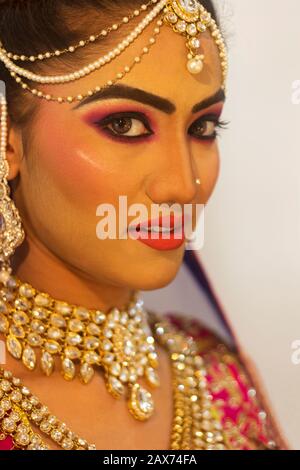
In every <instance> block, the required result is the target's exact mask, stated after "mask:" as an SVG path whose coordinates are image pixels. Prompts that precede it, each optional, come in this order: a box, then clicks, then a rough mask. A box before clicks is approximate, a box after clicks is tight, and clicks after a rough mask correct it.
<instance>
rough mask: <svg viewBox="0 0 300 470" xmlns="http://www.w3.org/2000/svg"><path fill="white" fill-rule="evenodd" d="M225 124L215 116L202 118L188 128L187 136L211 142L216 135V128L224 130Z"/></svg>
mask: <svg viewBox="0 0 300 470" xmlns="http://www.w3.org/2000/svg"><path fill="white" fill-rule="evenodd" d="M226 124H227V123H225V122H223V121H220V120H219V118H218V117H217V116H206V117H205V116H204V117H202V118H201V119H200V120H198V121H196V122H195V123H194V124H192V126H191V127H190V130H189V134H191V135H193V136H194V137H196V138H198V139H200V140H213V139H215V138H216V137H217V135H218V131H217V129H218V128H223V129H224V128H225V127H226Z"/></svg>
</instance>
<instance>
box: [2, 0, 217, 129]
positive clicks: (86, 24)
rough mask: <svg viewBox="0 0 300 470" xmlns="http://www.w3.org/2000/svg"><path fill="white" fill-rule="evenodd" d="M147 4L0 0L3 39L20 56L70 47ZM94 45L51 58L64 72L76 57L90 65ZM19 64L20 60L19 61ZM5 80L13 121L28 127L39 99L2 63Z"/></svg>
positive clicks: (132, 0) (207, 3)
mask: <svg viewBox="0 0 300 470" xmlns="http://www.w3.org/2000/svg"><path fill="white" fill-rule="evenodd" d="M142 3H143V1H142V0H0V39H1V42H2V44H3V46H4V48H5V49H6V50H7V51H9V52H14V53H15V54H18V55H22V54H24V55H26V56H30V55H38V54H39V53H41V52H46V51H53V50H56V49H65V48H68V47H69V46H70V45H73V44H76V43H78V42H79V41H80V40H81V39H83V38H87V37H88V36H89V35H90V34H93V33H95V32H96V31H100V30H101V29H103V28H105V27H107V25H110V24H113V23H115V22H117V21H118V20H119V19H121V18H122V17H123V16H124V15H126V13H127V12H131V11H132V10H134V9H136V8H139V7H140V6H141V5H142ZM145 3H146V1H145ZM201 3H202V4H203V6H204V7H205V8H206V9H207V10H208V11H209V12H210V13H211V14H212V15H213V17H214V18H215V19H216V13H215V10H214V7H213V5H212V2H211V0H203V1H201ZM137 21H138V20H137ZM130 23H131V22H130ZM123 28H124V29H125V30H126V29H127V28H128V29H131V28H132V23H131V24H129V25H128V26H127V25H126V24H125V25H124V26H122V30H123ZM87 32H88V33H87ZM109 41H110V39H109V36H108V38H105V44H106V45H109ZM113 41H115V35H114V39H113ZM102 43H104V42H103V40H102ZM89 48H90V52H91V51H92V48H93V44H91V46H86V47H84V48H79V49H77V50H76V52H74V53H72V54H63V55H62V56H61V57H55V58H51V59H48V60H47V61H46V62H47V64H49V63H51V66H52V65H53V63H54V61H55V69H56V71H65V70H66V68H68V69H69V70H70V69H71V70H72V69H74V62H75V63H76V66H77V68H78V65H79V64H80V65H79V66H81V64H82V65H86V63H87V57H88V54H89ZM19 63H20V62H19V61H18V62H17V64H19ZM47 64H46V65H44V62H43V61H36V62H34V63H30V62H26V68H27V69H29V70H34V71H36V72H41V71H42V70H43V69H44V68H45V67H47V66H48V65H47ZM21 65H22V63H21ZM0 80H3V81H4V82H5V83H6V96H7V101H8V110H9V116H10V118H11V120H12V122H13V123H14V124H15V125H17V126H20V127H23V126H25V125H26V124H28V123H29V122H30V121H31V118H32V116H33V114H34V110H35V108H36V101H37V98H32V97H31V95H30V93H28V92H25V93H24V91H23V90H22V88H21V87H20V85H19V84H17V83H16V82H15V80H14V79H13V78H12V77H11V76H10V74H9V72H8V70H7V69H6V68H5V66H4V64H3V63H2V62H0Z"/></svg>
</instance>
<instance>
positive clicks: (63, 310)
mask: <svg viewBox="0 0 300 470" xmlns="http://www.w3.org/2000/svg"><path fill="white" fill-rule="evenodd" d="M151 6H152V7H153V8H152V9H151V11H150V12H149V13H147V14H146V15H145V17H144V18H143V19H141V21H140V22H139V24H138V25H137V26H135V27H134V28H133V30H132V32H131V33H129V34H128V35H127V36H126V37H125V39H123V40H122V41H121V42H120V43H119V44H118V45H117V46H116V47H115V48H113V49H112V50H111V51H109V52H108V53H106V54H104V55H102V56H101V57H99V58H98V59H97V60H95V61H94V62H92V63H90V64H88V65H87V66H85V67H83V68H81V69H79V70H77V71H74V72H71V73H69V74H65V75H59V76H42V75H39V74H35V73H34V72H31V71H29V70H26V69H24V68H22V67H21V66H19V65H16V64H15V62H23V63H24V62H31V63H34V62H35V61H43V60H47V59H51V58H52V57H60V56H62V55H64V54H66V53H71V54H72V53H75V52H76V50H77V49H79V48H82V47H85V46H86V45H88V44H91V43H96V42H97V41H98V40H101V39H105V38H106V37H107V36H108V34H111V33H113V32H114V31H117V30H119V29H121V27H122V25H124V24H127V23H129V22H130V21H132V20H133V19H135V18H137V17H139V16H140V15H141V14H142V13H143V12H147V10H148V9H149V8H150V7H151ZM160 14H161V16H160V18H158V19H157V17H158V16H159V15H160ZM154 20H156V24H155V27H154V30H153V33H152V35H151V37H150V38H149V39H148V42H147V44H146V45H145V46H144V47H143V48H142V50H141V53H140V54H139V55H138V56H135V57H134V58H133V60H132V62H131V64H129V65H126V66H125V67H123V69H122V70H120V71H119V72H118V73H117V74H116V75H115V77H114V78H113V79H111V80H108V81H107V82H106V83H104V85H99V86H96V87H95V88H94V89H91V90H88V91H87V92H85V93H84V92H83V93H80V94H78V95H76V96H54V95H52V94H49V93H44V92H42V91H41V90H39V89H37V88H32V87H31V86H29V84H28V83H25V82H24V79H26V80H28V81H32V82H36V83H39V84H53V85H55V84H65V83H69V82H73V81H76V80H78V79H80V78H82V77H85V76H87V75H89V74H90V73H92V72H93V71H96V70H99V69H101V68H102V67H104V66H105V65H106V64H110V63H111V62H112V61H113V60H114V59H116V58H117V57H118V56H120V55H121V54H122V53H123V51H125V50H126V49H127V48H129V47H130V45H131V44H132V43H134V41H135V40H136V39H137V38H138V37H139V36H140V35H141V34H142V32H143V31H144V30H146V28H147V27H148V25H150V24H151V23H152V22H153V21H154ZM163 25H167V26H169V27H171V28H172V29H173V31H174V32H176V33H178V34H180V35H182V36H183V37H184V38H185V40H186V47H187V63H186V66H187V70H188V71H189V72H190V73H191V74H199V73H201V71H202V70H203V67H204V66H205V56H204V54H203V52H202V51H201V48H202V43H201V40H200V38H199V35H201V34H203V33H205V32H206V31H208V32H210V34H211V36H212V38H213V39H214V41H215V44H216V45H217V47H218V50H219V55H220V60H221V69H222V78H223V80H222V87H223V88H224V89H225V81H226V75H227V58H226V49H225V43H224V40H223V38H222V35H221V32H220V31H219V29H218V26H217V24H216V21H215V20H214V19H213V18H212V16H211V14H210V13H209V12H208V11H207V10H206V9H205V8H204V7H203V6H202V5H201V4H200V3H199V2H198V1H197V0H160V1H158V0H150V1H149V2H148V3H146V4H142V5H141V7H140V8H139V9H136V10H134V11H133V12H132V13H131V14H130V15H128V16H125V17H123V18H122V20H121V21H120V22H119V23H115V24H113V25H111V26H110V27H108V28H107V29H103V30H102V31H100V32H97V33H95V32H94V33H93V34H91V35H90V36H89V38H88V39H83V40H81V41H79V42H78V43H77V44H74V45H70V46H69V47H68V48H66V49H64V50H53V51H48V52H44V51H41V52H40V53H39V54H38V55H37V56H34V55H31V56H25V55H19V54H16V53H14V52H11V51H7V50H6V49H5V48H4V45H3V43H2V42H1V40H0V61H1V62H3V64H4V66H5V67H6V68H7V70H8V71H9V73H10V75H11V77H12V78H13V79H14V80H15V81H16V82H17V83H18V84H19V85H20V86H21V87H22V89H23V90H24V91H27V92H30V93H31V94H32V95H34V96H36V97H37V98H42V99H46V100H47V101H55V102H58V103H72V102H74V101H81V100H82V99H84V98H85V97H88V96H92V95H93V94H95V93H97V92H99V91H101V90H102V89H104V88H107V87H110V86H112V85H114V84H115V83H116V82H117V81H118V80H121V79H122V78H123V77H125V76H126V74H128V73H130V71H131V70H132V69H133V68H134V67H135V66H136V65H138V64H139V63H140V62H141V60H142V58H143V57H144V56H145V55H146V54H148V53H149V52H150V49H151V48H152V47H153V46H154V45H155V44H156V42H157V37H158V35H159V33H160V31H161V27H162V26H163ZM0 39H1V38H0ZM3 85H4V84H3V83H1V82H0V105H1V141H0V144H1V146H0V263H1V264H2V271H1V272H0V278H1V279H0V281H1V283H2V285H3V287H2V289H1V292H2V291H3V292H4V297H3V296H2V304H3V306H4V308H7V305H9V309H8V311H7V312H6V313H5V312H1V311H0V327H1V328H2V333H4V334H5V335H6V337H7V345H8V349H9V351H10V353H11V354H12V355H13V356H14V357H15V358H16V359H21V360H23V362H24V364H25V365H26V367H27V368H28V369H31V370H33V369H34V368H35V365H36V356H35V354H34V349H33V348H34V347H40V348H42V354H44V356H43V357H42V359H43V360H44V363H43V368H44V372H45V373H46V374H47V375H50V374H51V372H52V366H53V359H54V356H55V355H60V357H61V361H62V367H63V369H64V371H63V372H64V376H65V378H66V379H72V378H73V377H74V375H75V365H74V362H76V361H79V362H80V373H81V378H82V379H83V381H84V382H86V383H87V382H88V381H89V380H90V379H91V377H92V376H93V366H96V365H98V366H99V365H102V366H104V369H105V373H106V384H107V386H108V389H109V391H110V392H111V393H112V395H114V396H115V397H116V398H117V397H119V396H121V395H122V394H123V392H124V390H123V389H124V386H125V385H127V386H130V388H131V398H130V402H129V408H130V411H131V413H132V414H133V415H134V417H135V418H136V419H139V420H145V419H148V418H149V417H150V416H151V415H152V413H153V401H152V398H151V394H150V392H148V391H147V390H145V389H143V388H141V387H140V386H139V384H137V383H136V379H137V377H142V376H143V375H144V376H145V378H146V379H147V382H148V384H149V385H152V386H153V387H154V388H155V387H157V386H159V379H158V376H157V374H156V370H155V369H156V368H157V367H158V363H157V355H156V352H155V345H154V338H153V337H152V336H151V334H150V330H149V327H148V326H147V324H146V322H144V320H143V319H144V317H145V314H146V311H144V310H143V306H142V302H140V301H139V299H138V298H137V297H136V298H135V302H136V303H135V306H133V310H134V309H136V310H137V317H136V318H135V315H133V316H130V315H128V314H127V313H126V312H123V314H122V312H117V311H116V310H114V311H112V312H110V313H109V314H107V315H105V314H104V313H103V312H100V313H99V312H98V313H97V312H89V311H86V310H85V309H83V310H80V308H79V309H78V308H77V307H76V306H70V305H67V304H65V303H63V302H56V301H55V300H54V299H51V298H50V296H47V294H43V293H42V294H41V293H39V292H37V291H36V290H35V289H34V288H33V287H31V286H29V285H26V284H23V283H20V281H18V280H16V279H14V277H13V276H11V267H10V258H11V256H12V255H13V253H14V251H15V250H16V248H17V247H18V246H19V245H20V244H21V243H22V242H23V240H24V237H25V234H24V230H23V228H22V223H21V218H20V215H19V213H18V210H17V209H16V206H15V204H14V202H13V201H12V199H11V198H10V188H9V184H8V181H7V178H8V174H9V166H8V162H7V158H6V149H7V137H8V131H7V128H8V125H7V117H8V109H7V102H6V95H5V88H4V87H3ZM196 183H197V184H199V180H196ZM14 283H15V285H14ZM8 284H10V285H8ZM30 290H32V292H33V294H32V296H31V292H30ZM25 293H26V295H29V297H26V295H25ZM20 294H21V299H20V298H18V297H20ZM5 296H6V297H5ZM39 302H41V304H39ZM43 302H45V305H43ZM47 302H48V303H47ZM0 304H1V302H0ZM26 305H28V309H27V307H26ZM0 306H1V305H0ZM70 308H71V310H70ZM26 309H27V310H26ZM33 309H34V315H35V317H34V318H33V319H32V318H31V317H30V315H29V314H31V313H32V311H33ZM133 310H132V311H133ZM74 312H75V313H74ZM1 315H2V317H1ZM5 315H6V316H5ZM99 315H100V316H99ZM39 316H40V317H39ZM91 319H92V321H91ZM95 319H97V321H96V320H95ZM1 321H2V323H1ZM102 323H103V324H105V325H106V324H107V328H106V330H105V331H104V330H103V331H102V329H101V325H102ZM35 327H36V328H35ZM77 328H79V330H78V331H76V330H77ZM39 329H40V330H39ZM136 331H138V335H139V336H136ZM106 333H108V337H107V336H106V337H105V334H106ZM128 333H129V335H128ZM59 334H61V335H63V336H62V337H59V336H57V335H59ZM18 335H19V336H18ZM110 335H113V337H110ZM99 339H101V341H100V343H101V344H100V345H99V344H98V343H99ZM114 340H115V342H114ZM30 341H31V343H30ZM72 341H73V343H72ZM76 341H78V344H76ZM135 342H137V344H138V346H136V345H135ZM83 344H84V348H85V349H84V348H83V346H82V345H83ZM57 345H58V346H57ZM136 347H138V348H139V349H138V350H137V349H136ZM55 348H56V349H55ZM86 348H87V349H90V350H89V351H86ZM99 348H100V349H99ZM105 348H107V350H106V349H105ZM83 349H84V350H83ZM96 349H97V350H98V349H99V351H100V353H101V354H100V357H98V355H97V357H96V354H97V352H96ZM137 351H138V353H137ZM135 357H139V358H140V362H139V364H138V367H136V364H135V363H134V361H135V359H134V358H135ZM103 359H106V360H107V361H108V362H107V363H105V362H103ZM110 360H112V361H113V364H111V365H110V364H109V361H110ZM124 364H125V366H124ZM128 366H130V367H129V369H128ZM127 369H128V370H127Z"/></svg>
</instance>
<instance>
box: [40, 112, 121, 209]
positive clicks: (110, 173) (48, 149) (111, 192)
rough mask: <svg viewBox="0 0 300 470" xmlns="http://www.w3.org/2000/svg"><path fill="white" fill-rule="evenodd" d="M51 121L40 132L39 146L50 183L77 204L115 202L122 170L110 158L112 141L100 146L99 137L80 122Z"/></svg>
mask: <svg viewBox="0 0 300 470" xmlns="http://www.w3.org/2000/svg"><path fill="white" fill-rule="evenodd" d="M47 123H48V125H47V128H45V127H44V128H42V129H41V130H40V131H39V132H38V140H39V142H38V143H37V145H38V148H39V160H38V161H39V166H40V171H43V172H44V173H45V174H46V175H47V179H48V181H49V184H51V185H52V187H54V188H56V189H57V190H58V191H59V192H60V193H61V194H63V196H64V197H65V198H66V199H67V200H68V201H72V203H73V204H75V205H76V206H77V207H78V206H79V207H80V206H83V207H86V206H87V205H91V206H94V207H96V206H97V205H98V204H100V203H101V202H107V203H114V202H115V200H116V198H117V197H118V193H119V188H118V185H116V181H117V180H118V176H119V172H118V168H117V165H115V166H114V165H113V164H112V159H111V158H110V159H108V156H109V148H108V144H106V145H105V144H104V145H101V148H100V146H99V138H94V139H90V138H89V135H88V132H87V131H86V130H83V129H82V124H81V123H78V122H77V121H76V122H75V123H74V122H73V120H69V121H68V120H67V118H66V119H65V120H64V122H63V124H62V122H58V121H57V119H55V120H51V118H50V119H49V117H47ZM65 129H68V132H64V130H65ZM43 132H44V134H43ZM49 136H51V137H49Z"/></svg>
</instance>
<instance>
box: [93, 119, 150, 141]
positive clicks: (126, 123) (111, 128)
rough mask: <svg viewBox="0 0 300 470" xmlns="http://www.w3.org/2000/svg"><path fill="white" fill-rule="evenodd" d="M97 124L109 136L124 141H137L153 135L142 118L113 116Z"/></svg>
mask: <svg viewBox="0 0 300 470" xmlns="http://www.w3.org/2000/svg"><path fill="white" fill-rule="evenodd" d="M98 124H99V126H100V127H101V128H102V129H103V130H104V131H105V132H107V133H109V134H110V135H112V136H116V137H121V138H122V137H123V138H125V139H126V138H128V139H134V138H136V139H138V138H140V137H145V136H148V135H151V134H152V133H153V132H152V130H151V128H150V126H149V124H148V123H147V121H146V119H145V118H144V117H137V116H128V115H115V116H110V117H107V118H105V119H104V120H102V121H101V122H99V123H98Z"/></svg>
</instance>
